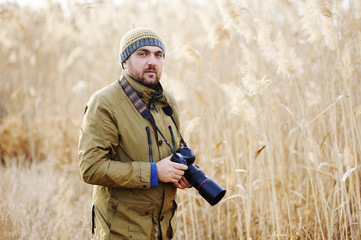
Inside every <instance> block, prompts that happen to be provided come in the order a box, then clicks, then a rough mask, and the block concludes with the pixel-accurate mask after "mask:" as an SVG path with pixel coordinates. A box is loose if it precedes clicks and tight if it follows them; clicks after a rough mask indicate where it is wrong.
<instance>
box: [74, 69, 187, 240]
mask: <svg viewBox="0 0 361 240" xmlns="http://www.w3.org/2000/svg"><path fill="white" fill-rule="evenodd" d="M125 77H126V79H127V81H128V82H129V84H130V85H131V86H132V87H133V88H134V89H135V90H136V92H137V93H138V95H140V96H141V99H142V100H143V102H144V103H145V104H146V105H148V104H149V102H151V104H150V108H149V109H150V111H151V113H152V116H153V118H154V120H155V122H156V124H157V126H158V128H159V129H160V131H161V132H162V133H163V135H164V136H165V138H166V139H167V140H168V142H169V143H170V145H171V146H173V144H174V145H175V148H178V147H179V143H180V136H179V133H178V132H177V129H176V126H175V125H174V123H173V121H172V119H171V118H170V117H169V116H167V115H166V114H165V113H164V111H163V109H162V107H163V106H165V105H166V104H167V103H169V104H170V105H171V106H172V109H173V117H174V119H175V122H176V123H177V126H179V118H178V109H177V106H176V103H175V100H174V98H173V97H172V96H171V95H169V94H168V93H167V92H165V91H164V92H163V90H162V88H161V86H160V85H159V86H160V88H161V92H162V93H163V94H162V95H161V96H160V97H159V94H158V97H156V98H155V97H154V96H156V91H154V90H153V89H150V88H148V87H146V86H144V85H142V84H140V83H138V82H136V81H134V80H133V79H131V78H130V77H128V76H127V75H125ZM172 135H173V137H172ZM172 139H174V140H173V141H172ZM150 153H151V156H150ZM78 154H79V165H80V173H81V176H82V178H83V180H84V181H85V182H86V183H89V184H93V185H94V192H93V201H94V209H95V239H163V240H164V239H170V238H172V237H173V235H174V231H175V228H176V217H175V215H174V214H175V211H176V208H177V204H176V202H175V196H176V188H175V187H174V186H173V184H171V183H161V182H158V186H157V187H155V188H150V186H151V184H150V179H151V162H150V161H152V160H153V161H154V162H157V161H160V160H161V159H163V158H165V157H167V156H169V155H171V154H172V153H171V150H170V148H169V147H168V146H167V145H166V143H165V142H164V140H163V138H162V137H161V136H160V135H159V133H158V132H157V130H156V129H155V127H154V126H152V124H151V123H150V122H149V121H147V120H146V119H144V118H143V117H142V116H141V115H140V114H139V112H138V111H137V110H136V108H135V107H134V105H133V104H132V102H131V101H130V99H129V98H128V96H127V95H126V94H125V92H124V91H123V89H122V87H121V85H120V84H119V82H118V81H116V82H114V83H112V84H110V85H109V86H107V87H105V88H103V89H101V90H99V91H98V92H96V93H95V94H93V95H92V97H91V98H90V100H89V102H88V103H87V106H86V112H85V115H84V119H83V122H82V125H81V130H80V137H79V146H78Z"/></svg>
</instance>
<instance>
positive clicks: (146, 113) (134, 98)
mask: <svg viewBox="0 0 361 240" xmlns="http://www.w3.org/2000/svg"><path fill="white" fill-rule="evenodd" d="M118 82H119V84H120V85H121V86H122V88H123V90H124V92H125V94H126V95H127V96H128V98H129V99H130V101H131V102H132V103H133V105H134V107H135V108H136V109H137V110H138V112H139V114H140V115H141V116H142V117H143V118H145V119H147V120H148V121H149V122H150V123H151V124H152V125H153V126H154V127H155V129H157V131H158V133H159V134H160V135H161V136H162V138H163V140H164V141H165V143H166V144H167V145H168V147H169V148H170V151H171V152H172V153H173V154H174V153H175V150H176V149H173V148H172V147H171V145H170V144H169V142H168V141H167V139H166V138H165V137H164V135H163V133H162V132H161V131H160V130H159V128H158V127H157V124H156V123H155V121H154V119H153V116H152V113H151V112H150V110H149V109H148V108H147V106H146V105H145V104H144V102H143V101H142V99H140V97H139V96H138V94H137V93H136V92H135V90H134V89H133V87H132V86H131V85H130V84H129V83H128V81H127V80H126V79H125V77H124V76H122V78H120V79H119V80H118ZM167 115H168V114H167ZM172 120H173V117H172ZM173 122H174V120H173ZM174 124H175V122H174ZM175 126H176V128H177V130H178V127H177V125H176V124H175ZM182 139H183V138H182Z"/></svg>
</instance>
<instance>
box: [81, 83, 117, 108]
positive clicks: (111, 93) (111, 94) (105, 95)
mask: <svg viewBox="0 0 361 240" xmlns="http://www.w3.org/2000/svg"><path fill="white" fill-rule="evenodd" d="M123 99H124V91H123V90H122V88H121V86H120V84H119V83H118V81H115V82H113V83H111V84H109V85H107V86H105V87H103V88H102V89H100V90H98V91H96V92H95V93H93V95H92V96H91V97H90V99H89V101H88V104H87V105H93V104H95V105H109V106H112V105H114V104H116V103H119V102H121V101H123Z"/></svg>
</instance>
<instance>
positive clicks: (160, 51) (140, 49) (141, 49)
mask: <svg viewBox="0 0 361 240" xmlns="http://www.w3.org/2000/svg"><path fill="white" fill-rule="evenodd" d="M141 51H143V52H148V53H150V52H151V51H149V50H148V49H146V48H139V49H138V50H137V52H141ZM155 53H161V54H164V52H163V51H162V50H158V51H155Z"/></svg>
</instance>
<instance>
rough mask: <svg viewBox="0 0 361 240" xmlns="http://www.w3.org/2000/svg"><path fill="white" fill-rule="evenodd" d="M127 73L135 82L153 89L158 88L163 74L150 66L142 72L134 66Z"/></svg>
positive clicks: (130, 66)
mask: <svg viewBox="0 0 361 240" xmlns="http://www.w3.org/2000/svg"><path fill="white" fill-rule="evenodd" d="M127 73H128V75H129V76H130V77H132V78H133V79H134V80H135V81H137V82H139V83H141V84H143V85H145V86H147V87H150V88H153V89H154V88H155V87H156V86H157V84H158V83H159V81H160V77H161V72H159V71H158V69H157V68H156V67H155V66H148V67H146V68H145V69H143V70H141V71H137V70H135V69H134V68H133V66H132V65H129V68H128V69H127Z"/></svg>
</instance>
